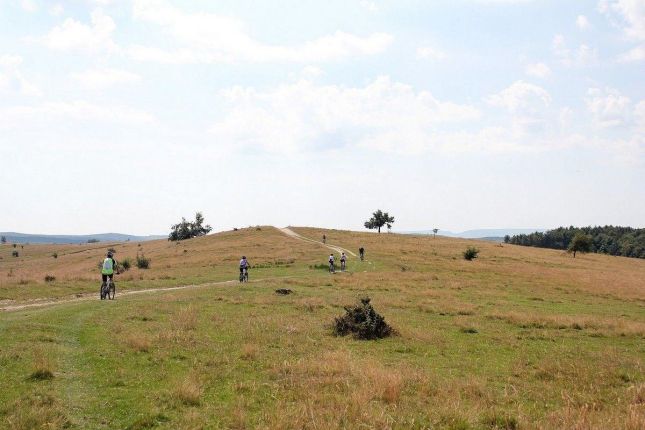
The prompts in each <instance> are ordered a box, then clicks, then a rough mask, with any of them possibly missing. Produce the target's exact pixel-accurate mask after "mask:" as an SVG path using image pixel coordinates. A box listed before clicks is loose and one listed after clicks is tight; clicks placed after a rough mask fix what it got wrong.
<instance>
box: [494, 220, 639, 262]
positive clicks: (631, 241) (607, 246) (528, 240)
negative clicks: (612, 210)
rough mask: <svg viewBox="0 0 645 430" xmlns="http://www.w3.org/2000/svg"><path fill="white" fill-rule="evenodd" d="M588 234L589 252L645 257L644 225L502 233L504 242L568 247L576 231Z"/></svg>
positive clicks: (540, 246)
mask: <svg viewBox="0 0 645 430" xmlns="http://www.w3.org/2000/svg"><path fill="white" fill-rule="evenodd" d="M581 234H582V235H586V236H589V237H590V238H591V247H590V251H591V252H597V253H600V254H609V255H620V256H623V257H634V258H645V228H631V227H617V226H613V225H606V226H604V227H573V226H571V227H559V228H556V229H554V230H549V231H546V232H544V233H541V232H537V231H536V232H535V233H530V234H518V235H515V236H508V235H506V236H505V237H504V242H506V243H512V244H514V245H523V246H535V247H537V248H552V249H570V247H571V242H572V241H573V239H574V237H576V235H581Z"/></svg>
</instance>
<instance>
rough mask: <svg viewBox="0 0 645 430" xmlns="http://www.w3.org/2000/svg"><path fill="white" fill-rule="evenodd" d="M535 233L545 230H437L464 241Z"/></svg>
mask: <svg viewBox="0 0 645 430" xmlns="http://www.w3.org/2000/svg"><path fill="white" fill-rule="evenodd" d="M536 231H538V232H544V231H546V230H545V229H543V228H484V229H479V230H466V231H462V232H461V233H454V232H452V231H447V230H439V232H438V233H437V234H438V235H440V236H448V237H461V238H464V239H485V240H492V241H498V238H501V240H503V239H504V236H506V235H509V236H514V235H518V234H530V233H535V232H536ZM405 233H408V234H433V233H432V230H420V231H408V232H405Z"/></svg>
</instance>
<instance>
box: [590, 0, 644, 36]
mask: <svg viewBox="0 0 645 430" xmlns="http://www.w3.org/2000/svg"><path fill="white" fill-rule="evenodd" d="M599 9H600V11H601V12H603V13H605V14H606V15H608V16H610V17H613V16H618V17H619V18H620V19H621V20H622V22H621V24H620V25H621V27H622V29H623V30H624V32H625V34H626V35H627V36H628V37H630V38H632V39H634V40H645V2H643V1H642V0H601V1H600V3H599Z"/></svg>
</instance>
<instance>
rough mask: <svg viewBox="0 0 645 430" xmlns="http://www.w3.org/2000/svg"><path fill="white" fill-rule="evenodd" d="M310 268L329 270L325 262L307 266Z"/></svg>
mask: <svg viewBox="0 0 645 430" xmlns="http://www.w3.org/2000/svg"><path fill="white" fill-rule="evenodd" d="M309 268H310V269H311V270H316V269H318V270H329V266H328V265H326V264H314V265H313V266H311V265H310V266H309Z"/></svg>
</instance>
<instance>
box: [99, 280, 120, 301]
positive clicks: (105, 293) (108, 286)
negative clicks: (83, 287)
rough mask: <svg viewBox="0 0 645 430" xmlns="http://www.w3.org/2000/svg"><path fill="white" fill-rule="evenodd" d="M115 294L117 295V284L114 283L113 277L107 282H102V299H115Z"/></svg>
mask: <svg viewBox="0 0 645 430" xmlns="http://www.w3.org/2000/svg"><path fill="white" fill-rule="evenodd" d="M115 296H116V285H115V284H114V280H113V279H112V278H108V280H107V281H106V282H101V292H100V297H101V300H105V299H106V298H107V299H108V300H114V297H115Z"/></svg>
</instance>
